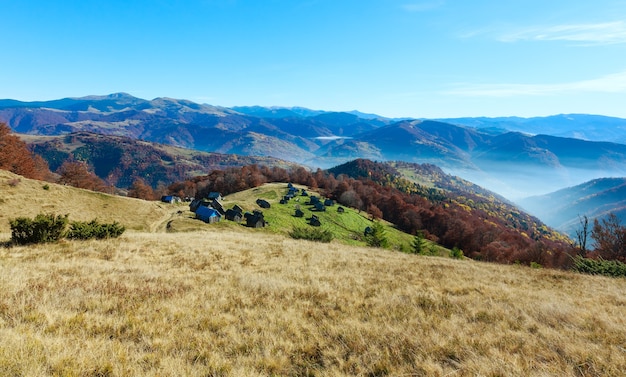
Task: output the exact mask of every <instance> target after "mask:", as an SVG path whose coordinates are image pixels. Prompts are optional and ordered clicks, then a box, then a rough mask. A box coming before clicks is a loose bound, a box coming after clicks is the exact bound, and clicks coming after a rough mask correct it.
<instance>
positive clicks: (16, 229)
mask: <svg viewBox="0 0 626 377" xmlns="http://www.w3.org/2000/svg"><path fill="white" fill-rule="evenodd" d="M68 222H69V221H68V215H54V214H39V215H37V216H35V218H34V219H29V218H27V217H18V218H15V219H11V220H9V223H10V225H11V242H12V243H15V244H18V245H27V244H35V243H47V242H56V241H59V240H60V239H61V238H64V237H66V238H69V239H74V240H88V239H93V238H95V239H104V238H116V237H119V236H121V235H122V233H124V231H125V230H126V229H125V228H124V226H123V225H121V224H120V223H118V222H113V223H111V224H103V223H100V222H98V220H91V221H89V222H82V221H72V222H71V224H70V229H69V231H66V228H67V224H68Z"/></svg>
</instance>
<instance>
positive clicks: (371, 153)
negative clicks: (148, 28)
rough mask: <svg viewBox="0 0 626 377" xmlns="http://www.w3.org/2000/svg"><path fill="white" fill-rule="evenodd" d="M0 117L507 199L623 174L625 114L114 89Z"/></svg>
mask: <svg viewBox="0 0 626 377" xmlns="http://www.w3.org/2000/svg"><path fill="white" fill-rule="evenodd" d="M0 121H5V122H7V123H8V124H9V125H10V126H11V128H12V129H14V130H15V131H16V132H18V133H22V134H35V135H62V134H68V133H72V132H94V133H100V134H104V135H116V136H126V137H130V138H135V139H142V140H146V141H152V142H157V143H163V144H169V145H173V146H179V147H185V148H190V149H196V150H200V151H210V152H218V153H232V154H239V155H260V156H272V157H277V158H281V159H285V160H289V161H295V162H298V163H301V164H306V165H309V166H311V167H323V168H326V167H331V166H335V165H337V164H339V163H343V162H346V161H348V160H352V159H355V158H369V159H373V160H403V161H408V162H419V163H424V162H428V163H433V164H436V165H438V166H440V167H442V168H443V169H445V170H446V171H447V172H449V173H452V174H455V175H459V176H461V177H463V178H465V179H468V180H470V181H472V182H474V183H477V184H479V185H481V186H483V187H486V188H489V189H491V190H493V191H495V192H498V193H499V194H501V195H504V196H506V197H508V198H509V199H519V198H522V197H526V196H530V195H538V194H545V193H549V192H551V191H555V190H558V189H562V188H564V187H569V186H573V185H576V184H581V183H583V182H586V181H589V180H592V179H596V178H603V177H617V176H626V145H624V144H620V143H618V142H623V141H624V140H626V120H625V119H620V118H610V117H602V116H594V115H558V116H554V117H545V118H528V119H526V118H457V119H443V120H422V119H388V118H384V117H379V116H376V115H374V114H365V113H360V112H358V111H353V112H345V113H338V112H325V111H319V110H309V109H305V108H264V107H235V108H223V107H216V106H211V105H206V104H198V103H194V102H191V101H187V100H177V99H171V98H156V99H154V100H145V99H140V98H136V97H133V96H131V95H128V94H125V93H115V94H111V95H105V96H87V97H81V98H64V99H59V100H53V101H44V102H20V101H15V100H9V99H7V100H0ZM574 136H576V137H580V138H574ZM601 139H602V140H604V141H600V140H601Z"/></svg>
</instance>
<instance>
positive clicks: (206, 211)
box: [196, 206, 222, 223]
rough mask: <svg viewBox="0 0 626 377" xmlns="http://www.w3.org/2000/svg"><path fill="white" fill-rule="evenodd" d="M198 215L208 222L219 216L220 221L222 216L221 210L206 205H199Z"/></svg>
mask: <svg viewBox="0 0 626 377" xmlns="http://www.w3.org/2000/svg"><path fill="white" fill-rule="evenodd" d="M196 217H197V218H198V219H200V220H202V221H204V222H205V223H208V222H210V221H211V218H212V217H217V218H218V221H219V218H220V217H222V216H221V215H220V213H219V212H217V210H216V209H214V208H209V207H204V206H200V207H198V209H197V210H196Z"/></svg>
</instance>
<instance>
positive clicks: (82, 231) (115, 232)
mask: <svg viewBox="0 0 626 377" xmlns="http://www.w3.org/2000/svg"><path fill="white" fill-rule="evenodd" d="M125 230H126V229H125V228H124V226H122V225H121V224H120V223H118V222H117V221H116V222H113V223H111V224H101V223H99V222H98V220H91V221H89V222H83V221H72V223H71V224H70V230H69V231H68V232H67V238H69V239H73V240H89V239H92V238H96V239H104V238H117V237H119V236H121V235H122V233H124V231H125Z"/></svg>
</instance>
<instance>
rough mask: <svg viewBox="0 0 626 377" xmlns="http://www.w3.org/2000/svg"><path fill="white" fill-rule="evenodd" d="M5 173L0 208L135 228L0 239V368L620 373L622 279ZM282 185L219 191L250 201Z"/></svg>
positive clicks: (623, 363) (48, 371) (43, 371)
mask: <svg viewBox="0 0 626 377" xmlns="http://www.w3.org/2000/svg"><path fill="white" fill-rule="evenodd" d="M0 185H1V187H2V192H3V194H5V195H4V196H3V198H2V200H3V202H2V208H3V211H2V213H1V214H0V215H2V216H5V217H6V216H8V217H14V216H21V215H30V214H32V213H36V212H37V211H39V210H50V211H59V212H71V213H70V218H76V217H84V218H86V219H91V218H93V217H94V216H97V217H98V218H99V219H101V220H107V221H109V220H126V221H130V222H131V223H132V224H135V225H133V226H131V231H128V232H126V233H125V234H123V235H122V237H120V238H117V239H111V240H102V241H68V240H65V241H63V242H60V243H56V244H46V245H30V246H12V247H0V332H1V333H2V344H1V345H0V374H2V375H89V376H103V375H134V376H153V375H180V374H181V373H183V374H186V375H238V376H259V375H333V376H351V375H429V376H430V375H432V376H445V375H451V374H459V375H500V374H506V375H525V376H535V375H536V376H544V375H560V376H579V375H598V374H602V375H604V376H620V375H621V374H622V371H623V370H624V369H626V355H625V354H624V352H623V344H624V343H625V342H626V338H625V335H624V334H626V331H625V329H626V320H625V318H624V316H623V310H622V309H623V306H624V305H625V304H626V302H625V301H624V297H623V292H624V290H625V289H626V281H625V280H624V279H611V278H605V277H597V276H586V275H581V274H575V273H571V272H564V271H557V270H550V269H532V268H528V267H524V266H519V265H513V266H503V265H495V264H489V263H479V262H474V261H471V260H467V259H466V260H452V259H447V258H438V257H424V256H418V255H408V254H405V253H399V252H392V251H390V250H382V249H376V248H364V247H358V246H352V245H346V244H344V243H340V242H338V241H333V242H331V243H329V244H321V243H314V242H308V241H300V240H293V239H289V238H285V237H284V235H282V234H275V233H273V232H269V231H266V230H259V229H248V228H245V227H243V226H236V225H232V224H227V223H224V224H221V223H220V224H217V225H218V226H214V225H207V224H204V223H201V222H199V221H197V220H193V221H194V222H195V224H198V223H200V226H199V227H198V228H196V229H192V228H191V227H189V226H188V227H187V228H185V229H181V228H180V227H181V226H182V225H188V224H189V221H190V219H184V218H181V215H180V214H179V213H178V211H179V210H181V209H184V206H182V205H181V206H177V205H171V204H165V203H155V202H144V201H141V200H137V199H128V198H121V197H113V196H108V195H104V194H98V193H93V192H88V191H85V190H79V189H74V188H70V187H66V186H59V185H54V184H50V185H49V187H48V188H47V189H46V188H45V187H44V185H45V183H43V182H39V181H32V180H28V179H23V178H20V177H19V176H16V175H14V174H10V173H6V172H3V171H0ZM283 187H284V185H274V186H272V185H270V186H266V187H260V188H259V191H257V192H255V191H254V190H251V191H248V192H247V193H246V192H244V193H241V194H239V196H237V195H233V196H232V197H228V198H227V200H230V201H231V202H230V203H241V204H242V205H246V206H248V205H249V206H253V205H252V204H251V203H252V202H251V200H253V199H254V198H255V197H257V196H266V197H267V198H268V199H269V200H274V199H273V195H272V193H274V195H276V196H278V195H279V194H280V190H282V189H283ZM225 202H226V200H225ZM248 209H249V208H248ZM352 215H356V216H358V214H357V213H353V214H352ZM276 216H278V214H277V215H276ZM182 217H184V215H183V216H182ZM272 221H273V222H276V223H278V222H279V221H281V220H279V219H278V217H275V218H274V219H273V220H272ZM3 222H4V220H2V221H0V223H3ZM127 224H128V223H127ZM168 224H169V226H168ZM271 227H272V225H270V228H271ZM173 228H179V229H180V231H177V232H172V231H173ZM3 236H6V237H7V239H8V235H7V234H6V233H3ZM581 287H584V288H582V289H581ZM477 334H480V335H479V336H478V335H477Z"/></svg>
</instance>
